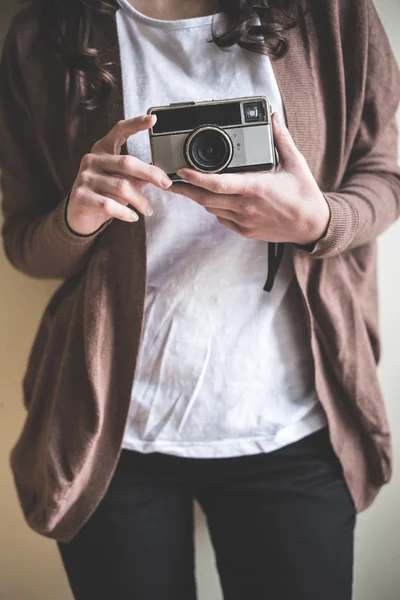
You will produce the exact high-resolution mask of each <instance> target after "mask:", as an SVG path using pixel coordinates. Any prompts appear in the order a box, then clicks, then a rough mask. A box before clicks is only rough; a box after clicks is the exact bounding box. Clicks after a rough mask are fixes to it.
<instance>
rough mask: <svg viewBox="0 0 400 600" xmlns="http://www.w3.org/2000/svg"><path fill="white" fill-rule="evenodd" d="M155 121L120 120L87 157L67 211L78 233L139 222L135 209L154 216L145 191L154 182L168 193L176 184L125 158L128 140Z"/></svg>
mask: <svg viewBox="0 0 400 600" xmlns="http://www.w3.org/2000/svg"><path fill="white" fill-rule="evenodd" d="M155 121H156V117H154V116H151V115H148V116H145V117H137V118H135V119H129V120H127V121H120V122H118V123H117V124H116V125H115V126H114V127H113V129H112V130H111V131H110V132H109V133H108V134H107V135H106V136H105V137H104V138H102V139H101V140H99V141H98V142H96V144H95V145H94V146H93V148H92V151H91V152H90V153H89V154H86V155H85V156H84V157H83V159H82V161H81V166H80V170H79V173H78V176H77V178H76V180H75V183H74V185H73V188H72V190H71V194H70V198H69V202H68V208H67V222H68V225H69V227H70V228H71V229H72V230H73V231H74V232H76V233H78V234H80V235H90V234H92V233H94V232H95V231H96V230H97V229H99V227H101V226H102V225H103V224H104V223H105V222H106V221H108V220H109V219H110V218H115V219H120V220H121V221H126V222H129V223H131V222H133V221H137V220H138V219H139V217H138V215H137V213H136V212H135V211H133V210H132V209H131V208H130V207H131V206H132V207H133V208H134V209H135V210H136V211H139V212H141V213H142V214H143V215H147V216H150V215H151V214H152V213H153V211H152V208H151V206H150V204H149V201H148V199H147V198H146V197H145V196H144V195H143V194H142V192H141V189H142V188H143V186H144V185H145V184H146V183H152V184H153V185H156V186H157V187H159V188H161V189H163V190H167V189H168V188H169V187H170V186H171V184H172V181H171V180H170V178H169V177H168V175H166V173H164V171H162V170H161V169H159V168H158V167H155V166H154V165H149V164H147V163H144V162H142V161H141V160H139V159H137V158H134V157H133V156H128V155H122V156H121V148H122V146H123V144H124V143H125V142H126V141H127V139H128V137H130V136H131V135H134V134H136V133H138V132H139V131H145V130H147V129H150V127H153V125H154V124H155Z"/></svg>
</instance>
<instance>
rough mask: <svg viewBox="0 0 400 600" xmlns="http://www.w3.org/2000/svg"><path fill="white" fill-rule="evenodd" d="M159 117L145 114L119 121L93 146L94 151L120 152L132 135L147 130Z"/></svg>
mask: <svg viewBox="0 0 400 600" xmlns="http://www.w3.org/2000/svg"><path fill="white" fill-rule="evenodd" d="M156 121H157V117H156V116H155V115H145V116H141V117H135V118H133V119H126V120H123V121H118V123H116V125H114V127H113V128H112V129H111V131H109V133H107V135H106V136H104V137H103V138H102V139H101V140H99V141H98V142H96V144H95V145H94V146H93V149H92V152H95V153H104V152H105V153H107V154H120V153H121V149H122V146H123V145H124V144H125V143H126V141H127V139H128V138H129V137H130V136H131V135H135V134H136V133H139V131H146V130H147V129H150V128H151V127H153V126H154V125H155V123H156Z"/></svg>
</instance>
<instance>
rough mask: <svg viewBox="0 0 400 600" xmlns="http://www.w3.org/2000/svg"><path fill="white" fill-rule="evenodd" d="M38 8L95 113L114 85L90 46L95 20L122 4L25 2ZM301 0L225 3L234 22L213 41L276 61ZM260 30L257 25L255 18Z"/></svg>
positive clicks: (103, 0) (52, 0)
mask: <svg viewBox="0 0 400 600" xmlns="http://www.w3.org/2000/svg"><path fill="white" fill-rule="evenodd" d="M21 1H22V2H30V3H35V4H36V5H37V7H38V9H39V13H40V19H41V21H40V22H41V25H42V28H43V34H44V35H46V36H47V37H48V39H49V41H50V43H51V45H52V47H53V50H54V51H55V52H56V53H57V54H58V55H60V56H61V57H62V59H63V60H64V62H65V65H66V68H67V69H68V70H69V71H70V73H71V74H73V75H76V74H77V73H78V72H79V73H80V74H81V75H83V76H84V77H85V78H86V82H87V86H86V88H87V90H88V96H87V97H86V98H84V99H83V103H84V105H85V108H86V109H87V110H93V109H94V108H96V107H97V106H98V105H99V104H100V103H101V102H102V101H103V100H104V99H105V98H106V97H107V95H108V94H109V92H110V89H111V87H112V86H114V85H115V81H114V77H113V76H112V74H111V73H110V71H109V70H108V67H109V66H110V65H107V64H104V63H103V61H102V60H101V58H100V55H99V52H98V49H97V48H94V47H93V46H92V44H91V42H90V39H91V35H90V32H91V27H92V16H93V14H94V13H95V12H96V11H98V12H100V13H105V14H110V15H112V14H114V13H115V12H116V11H117V10H118V3H117V0H21ZM301 3H302V0H221V1H220V5H221V10H222V12H224V13H225V14H226V15H227V17H228V19H229V22H230V25H229V27H228V29H227V30H226V31H225V32H224V33H222V34H217V33H216V32H213V33H212V39H211V40H210V41H212V42H214V43H215V44H217V45H218V46H219V47H220V48H229V47H230V46H233V45H234V44H238V45H239V46H241V47H242V48H246V49H247V50H251V51H254V52H259V53H266V54H268V55H269V56H270V57H271V58H272V59H278V58H281V57H282V56H283V55H284V54H285V53H286V51H287V40H286V39H285V32H286V31H288V30H289V29H291V28H293V27H295V26H296V23H297V19H298V16H299V12H300V9H301ZM256 15H257V16H258V17H259V22H260V25H258V26H257V25H254V17H255V16H256Z"/></svg>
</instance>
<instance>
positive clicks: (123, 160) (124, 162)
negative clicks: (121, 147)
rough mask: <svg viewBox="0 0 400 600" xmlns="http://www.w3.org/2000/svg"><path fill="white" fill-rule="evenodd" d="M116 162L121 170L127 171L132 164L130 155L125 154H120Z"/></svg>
mask: <svg viewBox="0 0 400 600" xmlns="http://www.w3.org/2000/svg"><path fill="white" fill-rule="evenodd" d="M118 164H119V166H120V167H121V169H122V170H123V171H128V170H129V169H130V167H131V166H132V161H131V157H130V156H128V155H127V154H122V155H121V156H120V157H119V159H118Z"/></svg>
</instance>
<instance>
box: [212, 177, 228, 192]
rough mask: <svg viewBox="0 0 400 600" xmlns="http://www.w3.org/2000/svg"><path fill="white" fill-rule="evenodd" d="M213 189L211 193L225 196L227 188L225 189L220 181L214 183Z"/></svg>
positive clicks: (224, 184)
mask: <svg viewBox="0 0 400 600" xmlns="http://www.w3.org/2000/svg"><path fill="white" fill-rule="evenodd" d="M213 188H214V189H213V191H214V192H215V193H216V194H226V191H227V188H226V183H225V182H224V181H221V180H218V181H216V182H215V184H214V186H213Z"/></svg>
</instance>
